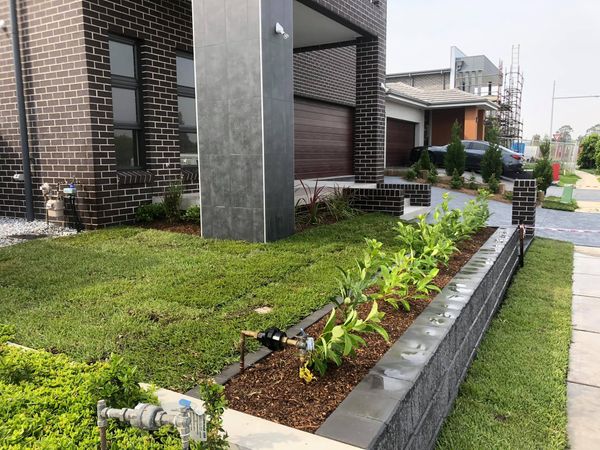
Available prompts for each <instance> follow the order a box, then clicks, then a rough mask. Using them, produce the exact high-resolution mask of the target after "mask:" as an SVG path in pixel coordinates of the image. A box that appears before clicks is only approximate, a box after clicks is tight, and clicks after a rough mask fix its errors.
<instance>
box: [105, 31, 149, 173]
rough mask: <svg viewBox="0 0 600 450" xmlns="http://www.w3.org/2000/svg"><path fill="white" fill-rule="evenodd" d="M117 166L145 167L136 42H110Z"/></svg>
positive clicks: (115, 38)
mask: <svg viewBox="0 0 600 450" xmlns="http://www.w3.org/2000/svg"><path fill="white" fill-rule="evenodd" d="M108 48H109V55H110V78H111V85H112V101H113V124H114V136H115V154H116V159H117V169H139V168H142V167H143V163H144V161H143V148H144V146H143V128H142V119H141V117H142V114H141V113H142V96H141V90H140V83H139V70H138V49H137V46H136V44H135V42H134V41H131V40H129V39H125V38H120V37H119V38H117V37H111V38H110V40H109V41H108Z"/></svg>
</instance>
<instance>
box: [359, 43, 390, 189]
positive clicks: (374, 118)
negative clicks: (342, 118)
mask: <svg viewBox="0 0 600 450" xmlns="http://www.w3.org/2000/svg"><path fill="white" fill-rule="evenodd" d="M382 83H385V36H382V37H381V36H380V37H379V38H369V39H361V40H358V43H357V45H356V109H355V111H354V176H355V179H356V182H357V183H383V166H384V143H385V90H384V89H383V87H382Z"/></svg>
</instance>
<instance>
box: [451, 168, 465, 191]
mask: <svg viewBox="0 0 600 450" xmlns="http://www.w3.org/2000/svg"><path fill="white" fill-rule="evenodd" d="M463 184H464V181H463V179H462V178H461V177H460V175H459V173H458V170H457V169H454V173H453V174H452V179H451V180H450V187H451V188H452V189H460V188H461V187H463Z"/></svg>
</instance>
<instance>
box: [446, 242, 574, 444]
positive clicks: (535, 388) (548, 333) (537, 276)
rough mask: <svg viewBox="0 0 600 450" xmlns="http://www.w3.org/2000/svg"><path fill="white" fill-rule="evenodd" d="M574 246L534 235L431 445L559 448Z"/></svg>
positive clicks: (563, 432)
mask: <svg viewBox="0 0 600 450" xmlns="http://www.w3.org/2000/svg"><path fill="white" fill-rule="evenodd" d="M572 267H573V245H572V244H570V243H566V242H559V241H552V240H547V239H540V238H536V240H535V241H534V243H533V244H532V245H531V247H530V249H529V251H528V253H527V255H526V257H525V267H524V268H523V269H521V270H520V271H519V272H518V274H517V275H516V277H515V278H514V280H513V282H512V285H511V287H510V288H509V290H508V293H507V296H506V299H505V301H504V305H503V306H502V308H501V309H500V311H499V313H498V315H497V316H496V318H495V319H494V321H493V322H492V325H491V327H490V329H489V330H488V332H487V334H486V335H485V337H484V339H483V341H482V344H481V347H480V348H479V351H478V354H477V357H476V359H475V361H474V362H473V365H472V366H471V368H470V369H469V373H468V375H467V378H466V380H465V382H464V383H463V385H462V386H461V389H460V392H459V395H458V398H457V400H456V403H455V406H454V410H453V412H452V413H451V415H450V416H449V417H448V419H447V420H446V422H445V424H444V427H443V429H442V432H441V434H440V437H439V439H438V443H437V447H438V449H467V448H486V449H508V448H514V449H533V448H540V449H541V448H543V449H561V450H562V449H564V448H566V447H567V413H566V398H567V397H566V396H567V393H566V381H565V380H566V375H567V365H568V361H569V343H570V339H571V298H572V278H571V277H572Z"/></svg>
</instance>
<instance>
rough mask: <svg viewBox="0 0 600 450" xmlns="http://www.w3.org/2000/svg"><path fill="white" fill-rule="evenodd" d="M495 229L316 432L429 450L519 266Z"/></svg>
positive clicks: (513, 241) (510, 232)
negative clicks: (427, 449)
mask: <svg viewBox="0 0 600 450" xmlns="http://www.w3.org/2000/svg"><path fill="white" fill-rule="evenodd" d="M518 246H519V239H518V233H517V230H516V229H512V228H499V229H498V230H496V232H495V233H494V234H493V235H492V236H491V237H490V239H488V241H487V242H486V243H485V244H484V245H483V246H482V247H481V248H480V250H479V251H478V252H477V253H476V254H475V255H474V256H473V257H472V258H471V259H470V260H469V262H468V263H467V264H466V265H465V266H464V267H463V268H462V269H461V270H460V271H459V273H458V274H457V275H456V276H455V277H454V278H453V279H452V281H451V282H450V283H449V284H448V285H447V286H446V287H445V288H444V289H443V290H442V291H441V292H440V294H438V295H437V296H436V297H435V299H434V300H433V301H432V302H431V304H430V305H429V306H428V307H427V308H426V309H425V311H423V313H421V315H420V316H419V317H418V318H417V319H416V320H415V322H414V323H413V324H412V325H411V326H410V327H409V329H408V330H407V331H406V332H405V333H404V334H403V335H402V336H401V337H400V339H398V341H396V343H395V344H394V345H393V346H392V347H391V348H390V349H389V350H388V352H387V353H386V354H385V355H384V356H383V358H382V359H381V360H380V361H379V362H378V363H377V365H376V366H375V367H373V368H372V369H371V371H370V372H369V374H368V375H367V376H366V377H365V378H364V379H363V380H362V381H361V383H359V384H358V385H357V386H356V387H355V388H354V389H353V390H352V392H351V393H350V394H349V395H348V397H346V399H345V400H344V401H343V402H342V403H341V404H340V406H339V407H338V408H337V409H336V410H335V411H334V412H333V413H332V414H331V415H330V416H329V417H328V418H327V420H326V421H325V422H324V423H323V425H322V426H321V427H320V428H319V429H318V430H317V434H318V435H320V436H323V437H328V438H331V439H335V440H337V441H341V442H344V443H347V444H350V445H352V446H356V447H359V448H369V449H371V448H373V449H375V448H376V449H400V448H411V449H413V448H414V449H426V448H433V447H434V446H435V441H436V437H437V434H438V432H439V430H440V428H441V426H442V424H443V421H444V419H445V417H446V415H447V414H448V413H449V411H450V409H451V407H452V404H453V402H454V399H455V397H456V395H457V393H458V389H459V387H460V384H461V382H462V380H463V379H464V377H465V375H466V373H467V370H468V367H469V365H470V363H471V361H472V359H473V357H474V355H475V352H476V350H477V347H478V346H479V342H480V341H481V338H482V337H483V334H484V333H485V331H486V330H487V328H488V326H489V323H490V321H491V319H492V317H493V315H494V312H495V311H496V310H497V308H498V306H499V304H500V302H501V301H502V299H503V297H504V293H505V291H506V289H507V287H508V284H509V283H510V280H511V278H512V275H513V273H514V272H515V270H516V268H517V264H518Z"/></svg>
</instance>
